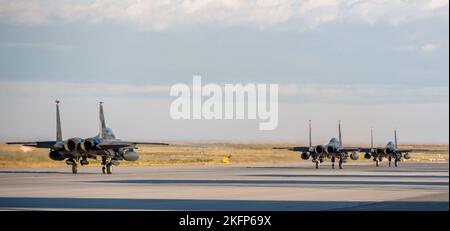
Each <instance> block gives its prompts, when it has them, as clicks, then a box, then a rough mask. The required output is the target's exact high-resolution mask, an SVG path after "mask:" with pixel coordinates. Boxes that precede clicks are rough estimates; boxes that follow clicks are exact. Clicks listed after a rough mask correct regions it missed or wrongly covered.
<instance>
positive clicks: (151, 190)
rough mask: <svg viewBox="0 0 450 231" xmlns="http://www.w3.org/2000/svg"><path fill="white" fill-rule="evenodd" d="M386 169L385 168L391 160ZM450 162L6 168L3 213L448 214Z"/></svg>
mask: <svg viewBox="0 0 450 231" xmlns="http://www.w3.org/2000/svg"><path fill="white" fill-rule="evenodd" d="M384 164H385V165H386V163H384ZM448 170H449V165H448V163H411V162H408V163H401V164H400V167H398V168H394V167H387V166H381V167H378V168H377V167H375V166H373V163H362V162H357V163H348V164H347V165H346V166H345V169H342V170H339V169H335V170H333V169H330V166H329V165H328V164H324V165H323V166H322V168H321V169H318V170H316V169H314V168H313V166H312V164H311V163H310V162H299V163H295V164H288V165H256V166H236V165H217V166H151V167H116V168H114V173H113V175H103V174H101V170H100V168H97V167H95V168H94V167H82V168H80V170H79V174H77V175H73V174H72V173H71V172H70V168H69V167H67V168H51V169H0V209H1V210H80V209H81V210H308V211H309V210H357V211H359V210H402V211H403V210H408V211H409V210H447V211H448V209H449V206H448V201H449V193H448V190H449V186H448V182H449V171H448Z"/></svg>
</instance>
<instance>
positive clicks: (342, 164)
mask: <svg viewBox="0 0 450 231" xmlns="http://www.w3.org/2000/svg"><path fill="white" fill-rule="evenodd" d="M343 159H344V158H343V157H340V158H339V169H343V168H344V160H343ZM335 162H336V157H334V156H332V157H331V168H332V169H334V163H335Z"/></svg>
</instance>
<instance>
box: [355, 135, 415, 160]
mask: <svg viewBox="0 0 450 231" xmlns="http://www.w3.org/2000/svg"><path fill="white" fill-rule="evenodd" d="M412 151H413V150H412V149H400V148H398V147H397V130H394V142H392V141H389V142H388V143H387V145H386V146H385V147H377V148H374V147H373V129H371V130H370V148H360V152H364V153H365V154H364V158H366V159H372V158H373V161H375V164H376V166H377V167H378V166H379V165H380V162H381V161H382V160H383V158H388V160H389V167H390V166H391V162H392V159H394V165H395V167H398V162H399V161H401V159H402V157H403V158H405V159H410V158H411V156H410V155H409V153H410V152H412Z"/></svg>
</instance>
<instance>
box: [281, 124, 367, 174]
mask: <svg viewBox="0 0 450 231" xmlns="http://www.w3.org/2000/svg"><path fill="white" fill-rule="evenodd" d="M338 129H339V139H336V138H334V137H333V138H331V139H330V141H329V142H328V143H327V144H324V145H317V146H313V145H312V141H311V120H310V121H309V146H301V147H281V148H278V147H275V148H274V149H288V150H290V151H294V152H301V153H302V154H301V155H300V157H301V158H302V159H304V160H308V159H309V158H310V157H311V158H312V162H313V163H314V164H315V166H316V168H319V165H320V163H322V162H323V161H324V159H325V158H328V159H331V167H332V168H334V164H335V162H336V159H338V160H339V168H340V169H342V168H343V163H344V161H345V160H347V159H348V157H349V153H351V154H350V158H351V159H352V160H357V159H358V158H359V156H358V154H357V152H358V151H359V148H351V147H344V146H343V145H342V132H341V121H340V120H339V126H338Z"/></svg>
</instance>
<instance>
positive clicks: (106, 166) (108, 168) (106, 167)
mask: <svg viewBox="0 0 450 231" xmlns="http://www.w3.org/2000/svg"><path fill="white" fill-rule="evenodd" d="M102 173H103V174H112V163H111V159H109V158H108V159H107V158H106V157H104V156H103V157H102Z"/></svg>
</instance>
